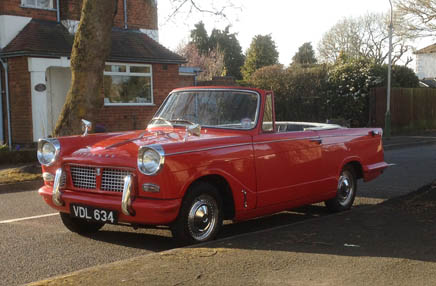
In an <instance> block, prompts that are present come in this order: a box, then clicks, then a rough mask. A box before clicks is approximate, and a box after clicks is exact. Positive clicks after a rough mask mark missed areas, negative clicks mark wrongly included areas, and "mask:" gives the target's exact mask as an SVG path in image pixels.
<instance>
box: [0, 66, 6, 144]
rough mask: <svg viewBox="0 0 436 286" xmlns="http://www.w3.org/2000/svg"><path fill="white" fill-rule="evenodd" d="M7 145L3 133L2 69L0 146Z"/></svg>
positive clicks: (0, 73) (0, 82) (0, 75)
mask: <svg viewBox="0 0 436 286" xmlns="http://www.w3.org/2000/svg"><path fill="white" fill-rule="evenodd" d="M4 143H5V134H4V132H3V89H2V70H1V69H0V144H4Z"/></svg>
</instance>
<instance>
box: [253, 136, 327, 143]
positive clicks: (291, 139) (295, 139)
mask: <svg viewBox="0 0 436 286" xmlns="http://www.w3.org/2000/svg"><path fill="white" fill-rule="evenodd" d="M312 139H322V138H321V137H319V136H312V137H301V138H286V139H277V140H269V141H261V142H253V144H255V145H259V144H268V143H276V142H285V141H300V140H312Z"/></svg>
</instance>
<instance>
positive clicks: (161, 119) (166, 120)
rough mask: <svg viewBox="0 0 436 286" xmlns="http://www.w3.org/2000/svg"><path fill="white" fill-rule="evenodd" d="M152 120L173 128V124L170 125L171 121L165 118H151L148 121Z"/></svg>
mask: <svg viewBox="0 0 436 286" xmlns="http://www.w3.org/2000/svg"><path fill="white" fill-rule="evenodd" d="M153 120H160V121H163V122H165V123H166V124H168V125H169V126H171V127H173V124H172V123H171V121H169V120H168V119H165V118H163V117H153V118H152V119H151V120H150V122H151V121H153Z"/></svg>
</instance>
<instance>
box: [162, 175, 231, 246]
mask: <svg viewBox="0 0 436 286" xmlns="http://www.w3.org/2000/svg"><path fill="white" fill-rule="evenodd" d="M222 222H223V214H222V199H221V197H220V195H219V192H218V190H217V189H216V188H215V187H214V186H213V185H211V184H209V183H204V182H201V183H197V184H196V185H195V186H193V187H192V188H191V190H190V191H189V193H188V194H187V195H186V197H185V198H184V200H183V203H182V206H181V208H180V212H179V216H178V217H177V219H176V221H175V222H174V223H173V224H172V225H171V232H172V234H173V237H174V238H175V239H176V240H178V241H180V242H182V243H199V242H205V241H209V240H212V239H214V238H215V236H216V235H217V233H218V232H219V230H220V228H221V225H222Z"/></svg>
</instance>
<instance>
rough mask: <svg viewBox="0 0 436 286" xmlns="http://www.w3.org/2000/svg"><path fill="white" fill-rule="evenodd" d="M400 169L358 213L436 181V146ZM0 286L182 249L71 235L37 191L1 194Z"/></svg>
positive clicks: (157, 242) (301, 216) (400, 153)
mask: <svg viewBox="0 0 436 286" xmlns="http://www.w3.org/2000/svg"><path fill="white" fill-rule="evenodd" d="M385 157H386V161H387V162H388V163H394V164H396V166H393V167H391V168H390V169H389V170H387V171H386V172H385V174H383V175H382V176H381V177H380V178H378V179H377V180H375V181H373V182H370V183H367V184H363V183H360V184H359V189H358V198H357V200H356V205H357V207H361V206H365V205H373V204H376V203H379V202H382V201H384V200H386V199H388V198H392V197H396V196H400V195H404V194H407V193H409V192H411V191H413V190H416V189H418V188H419V187H421V186H423V185H425V184H428V183H430V182H432V180H433V179H435V178H436V171H435V170H436V146H435V145H427V146H420V147H411V148H404V149H396V150H390V151H386V153H385ZM327 214H328V213H327V212H326V210H325V208H324V207H322V205H321V204H319V205H314V206H308V207H303V208H300V209H297V210H293V211H289V212H282V213H280V214H277V215H273V216H269V217H265V218H261V219H256V220H251V221H247V222H241V223H235V224H226V225H225V226H224V227H223V230H222V233H221V235H220V237H221V238H222V237H229V236H234V235H237V234H241V233H248V232H252V231H257V230H261V229H267V228H270V227H275V226H280V225H287V224H291V223H294V222H297V221H301V220H305V219H310V218H313V217H317V216H322V215H327ZM0 239H1V244H0V261H1V263H0V285H16V284H23V283H27V282H31V281H36V280H40V279H44V278H48V277H51V276H55V275H59V274H65V273H69V272H72V271H76V270H79V269H83V268H86V267H90V266H95V265H100V264H105V263H109V262H114V261H118V260H122V259H126V258H131V257H135V256H140V255H144V254H147V253H151V252H159V251H163V250H167V249H171V248H175V247H177V244H176V243H175V242H174V241H173V240H172V239H171V234H170V232H169V231H168V230H166V229H140V230H133V229H131V228H126V227H119V226H113V225H106V226H105V227H104V228H103V229H102V231H100V232H99V233H97V234H96V235H93V236H92V237H83V236H79V235H77V234H74V233H71V232H69V231H68V230H67V229H66V228H65V227H64V226H63V225H62V223H61V221H60V218H59V216H58V215H57V214H56V212H55V211H53V210H52V209H51V208H50V207H48V206H47V205H45V203H44V202H43V200H42V199H41V198H40V196H39V195H38V194H37V191H36V190H35V191H26V192H14V193H2V194H0Z"/></svg>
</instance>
